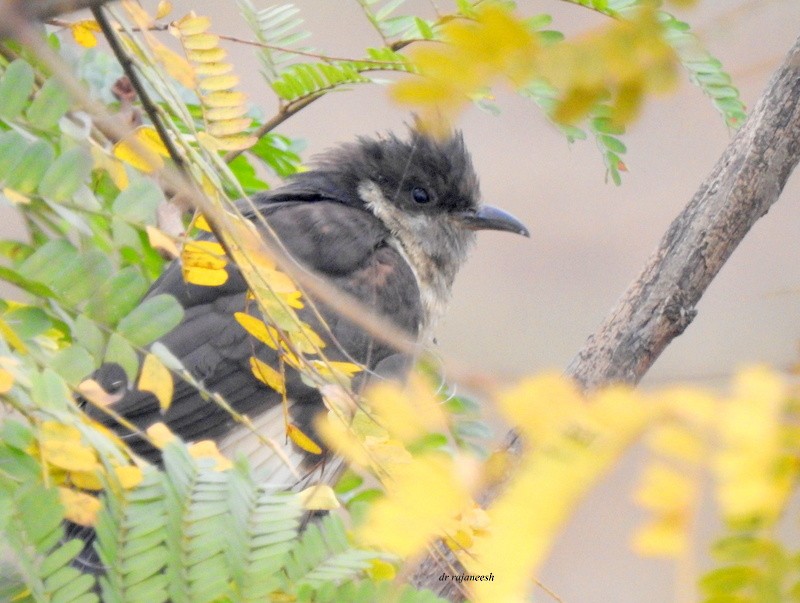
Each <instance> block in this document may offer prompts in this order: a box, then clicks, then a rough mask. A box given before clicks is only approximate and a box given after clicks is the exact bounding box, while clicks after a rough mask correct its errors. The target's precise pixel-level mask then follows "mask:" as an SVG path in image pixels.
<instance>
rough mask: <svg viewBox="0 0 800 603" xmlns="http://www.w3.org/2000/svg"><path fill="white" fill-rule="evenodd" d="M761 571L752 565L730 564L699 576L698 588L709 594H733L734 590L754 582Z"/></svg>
mask: <svg viewBox="0 0 800 603" xmlns="http://www.w3.org/2000/svg"><path fill="white" fill-rule="evenodd" d="M760 577H761V573H760V572H759V571H758V570H757V569H756V568H754V567H749V566H746V565H731V566H728V567H721V568H718V569H715V570H712V571H710V572H708V573H707V574H706V575H705V576H703V577H702V578H700V582H699V585H700V589H701V590H702V591H703V592H704V593H706V594H709V595H714V594H734V593H735V591H737V590H739V589H741V588H744V587H745V586H749V585H751V584H753V583H755V582H756V581H757V580H759V578H760Z"/></svg>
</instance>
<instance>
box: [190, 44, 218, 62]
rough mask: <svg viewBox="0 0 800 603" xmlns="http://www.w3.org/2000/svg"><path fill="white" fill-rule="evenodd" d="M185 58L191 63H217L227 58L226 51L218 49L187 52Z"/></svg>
mask: <svg viewBox="0 0 800 603" xmlns="http://www.w3.org/2000/svg"><path fill="white" fill-rule="evenodd" d="M186 56H187V58H188V59H189V60H190V61H192V63H219V62H220V61H222V60H223V59H224V58H225V57H227V56H228V51H227V50H225V49H224V48H220V47H217V48H211V49H209V50H188V51H187V52H186Z"/></svg>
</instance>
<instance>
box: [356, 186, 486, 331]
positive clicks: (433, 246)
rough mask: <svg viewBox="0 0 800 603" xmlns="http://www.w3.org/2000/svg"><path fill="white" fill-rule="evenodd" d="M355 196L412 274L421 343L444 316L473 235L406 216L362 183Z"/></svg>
mask: <svg viewBox="0 0 800 603" xmlns="http://www.w3.org/2000/svg"><path fill="white" fill-rule="evenodd" d="M358 193H359V196H360V197H361V199H362V200H364V201H365V202H366V204H367V206H368V208H369V209H370V210H371V211H372V212H373V213H374V214H375V216H376V217H377V218H378V219H379V220H381V222H382V223H383V224H384V225H385V226H386V228H387V229H388V230H389V232H390V233H391V235H392V236H391V239H390V241H389V243H390V244H391V245H392V246H393V247H394V248H395V249H396V250H397V251H398V252H399V253H400V254H401V255H402V256H403V258H404V259H405V260H406V262H407V263H408V265H409V266H410V267H411V269H412V271H413V272H414V276H416V279H417V287H418V288H419V293H420V301H421V302H422V309H423V320H422V324H421V325H420V334H421V337H422V339H428V338H430V337H432V335H433V328H434V327H435V325H436V323H437V322H438V320H439V319H440V318H441V317H442V315H443V314H444V312H445V310H446V308H447V304H448V302H449V301H450V294H451V290H452V287H453V281H454V280H455V277H456V274H457V273H458V270H459V269H460V268H461V265H462V264H463V263H464V260H465V259H466V257H467V252H468V250H469V247H470V245H471V244H472V242H473V241H474V238H475V237H474V234H473V233H472V232H470V231H466V230H464V229H463V228H461V227H460V226H459V225H458V223H457V222H456V221H455V220H451V219H450V218H449V216H446V215H428V214H421V213H420V214H409V213H408V212H403V211H402V210H400V209H399V208H398V207H397V206H396V205H395V204H393V203H391V202H390V201H389V200H388V199H386V197H385V196H384V195H383V193H382V192H381V189H380V187H378V185H377V184H375V183H374V182H371V181H365V182H363V183H361V185H360V186H359V187H358Z"/></svg>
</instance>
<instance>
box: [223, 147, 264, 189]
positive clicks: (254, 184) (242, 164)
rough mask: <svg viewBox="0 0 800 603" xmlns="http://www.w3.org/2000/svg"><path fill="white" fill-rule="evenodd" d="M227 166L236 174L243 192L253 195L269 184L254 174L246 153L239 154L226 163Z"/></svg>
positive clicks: (254, 171)
mask: <svg viewBox="0 0 800 603" xmlns="http://www.w3.org/2000/svg"><path fill="white" fill-rule="evenodd" d="M228 167H229V168H230V169H231V171H232V172H233V175H234V176H236V180H238V181H239V185H240V186H241V187H242V190H243V191H244V192H245V194H247V195H253V194H255V193H258V192H261V191H263V190H266V189H268V188H269V185H268V184H267V183H266V182H264V181H263V180H261V179H260V178H259V177H258V176H257V175H256V170H255V168H254V167H253V165H252V164H251V163H250V161H249V160H248V159H247V155H244V154H242V155H239V156H238V157H236V158H235V159H234V160H233V161H231V162H230V163H229V164H228Z"/></svg>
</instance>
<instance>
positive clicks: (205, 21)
mask: <svg viewBox="0 0 800 603" xmlns="http://www.w3.org/2000/svg"><path fill="white" fill-rule="evenodd" d="M210 27H211V20H210V19H209V18H208V17H204V16H198V15H196V14H195V13H194V12H190V13H189V14H187V15H186V16H184V17H183V18H181V19H178V20H177V21H175V22H173V23H172V24H171V27H170V31H171V32H172V33H173V35H175V36H176V37H177V38H178V39H179V40H180V41H181V44H182V45H183V49H184V52H185V53H186V56H187V58H188V59H189V62H190V63H191V67H190V70H191V71H192V72H193V74H194V75H195V76H196V82H197V83H196V86H195V90H196V92H197V95H198V97H199V98H200V102H201V103H202V107H203V117H204V118H205V120H206V131H205V132H204V133H202V137H201V142H203V144H206V145H207V146H210V147H211V148H212V149H216V150H225V151H238V150H242V149H246V148H248V147H250V146H252V145H253V144H254V143H255V142H256V138H255V137H254V136H251V135H248V134H245V131H246V130H247V128H249V127H250V123H251V122H252V120H251V119H250V118H249V117H247V97H246V96H245V95H244V94H243V93H242V92H238V91H237V90H235V88H236V86H237V85H238V84H239V77H238V76H237V75H235V74H234V73H232V72H233V65H232V64H230V63H228V62H226V61H225V60H224V59H225V58H226V56H227V51H226V50H225V49H224V48H222V47H220V45H219V36H216V35H214V34H211V33H208V29H209V28H210Z"/></svg>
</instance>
